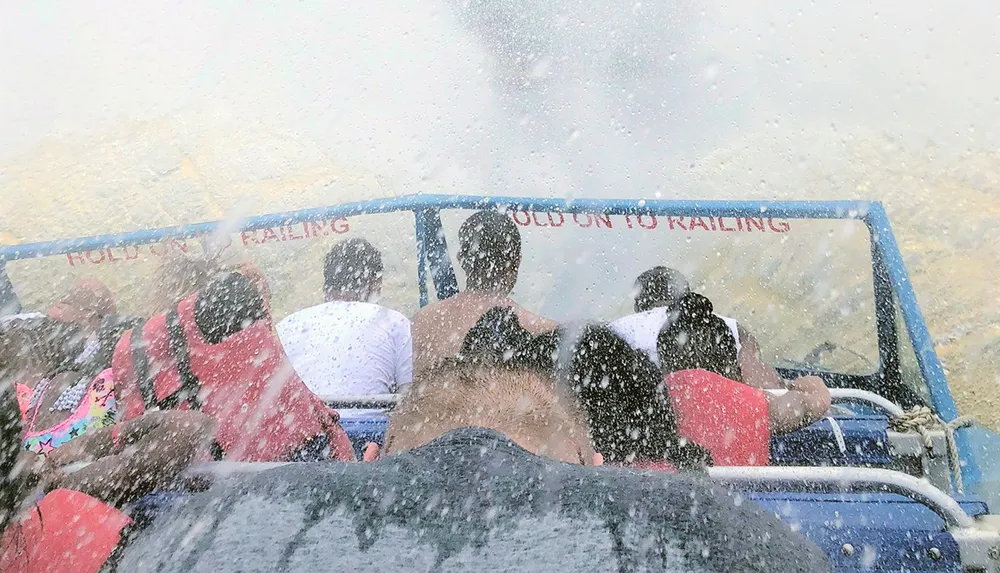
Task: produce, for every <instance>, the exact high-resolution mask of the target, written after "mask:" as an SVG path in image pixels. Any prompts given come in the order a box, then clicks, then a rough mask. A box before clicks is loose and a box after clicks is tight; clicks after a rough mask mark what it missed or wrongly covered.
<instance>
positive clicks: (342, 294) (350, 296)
mask: <svg viewBox="0 0 1000 573" xmlns="http://www.w3.org/2000/svg"><path fill="white" fill-rule="evenodd" d="M326 302H368V300H367V297H365V298H362V297H361V295H359V294H358V293H356V292H346V291H337V292H334V293H330V294H328V295H326Z"/></svg>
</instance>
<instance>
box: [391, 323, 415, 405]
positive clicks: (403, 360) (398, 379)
mask: <svg viewBox="0 0 1000 573" xmlns="http://www.w3.org/2000/svg"><path fill="white" fill-rule="evenodd" d="M393 338H394V342H395V344H396V349H395V350H396V367H395V372H394V378H395V379H394V380H393V382H394V385H393V388H390V391H391V392H399V391H400V390H401V389H402V388H405V387H407V386H409V385H410V383H411V382H413V334H412V333H411V332H410V321H409V320H407V319H406V318H405V317H400V320H399V323H398V326H397V328H396V333H395V336H394V337H393Z"/></svg>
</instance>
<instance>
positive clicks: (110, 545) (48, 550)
mask: <svg viewBox="0 0 1000 573" xmlns="http://www.w3.org/2000/svg"><path fill="white" fill-rule="evenodd" d="M39 514H41V517H39ZM131 523H132V520H131V519H129V517H128V516H127V515H125V514H124V513H122V512H120V511H118V510H117V509H115V508H113V507H111V506H110V505H107V504H105V503H102V502H100V501H98V500H96V499H94V498H92V497H90V496H89V495H86V494H83V493H80V492H78V491H73V490H68V489H56V490H53V491H51V492H49V493H48V494H47V495H46V496H45V497H43V498H42V500H41V501H40V502H38V505H37V507H32V508H30V509H29V510H28V512H27V513H26V514H25V515H24V517H23V518H22V520H21V521H15V522H13V523H12V524H11V525H9V526H8V527H7V529H6V530H5V531H4V532H3V542H2V543H3V548H2V552H0V571H3V572H4V573H61V572H64V571H74V572H76V573H97V572H98V571H99V570H100V569H101V567H102V566H103V565H104V563H105V562H106V561H107V560H108V557H110V556H111V552H112V551H113V550H114V549H115V547H116V546H117V545H118V542H119V541H121V536H122V529H124V528H125V527H126V526H127V525H129V524H131Z"/></svg>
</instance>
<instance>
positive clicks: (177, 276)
mask: <svg viewBox="0 0 1000 573" xmlns="http://www.w3.org/2000/svg"><path fill="white" fill-rule="evenodd" d="M218 271H219V265H218V263H217V262H216V261H215V260H208V259H204V258H200V257H195V256H190V255H186V254H184V253H183V252H180V251H178V250H172V251H168V252H167V253H166V254H165V255H163V259H162V260H161V261H160V264H159V266H158V267H157V268H156V270H155V271H153V276H152V279H153V291H152V292H153V301H152V307H151V309H150V314H156V313H159V312H163V311H165V310H167V309H169V308H171V307H173V306H174V305H175V304H177V303H178V302H179V301H181V300H183V299H185V298H187V297H189V296H191V295H192V294H194V293H196V292H198V291H200V290H202V289H203V288H205V286H207V285H208V282H209V281H210V280H211V279H212V277H213V276H215V274H216V273H217V272H218Z"/></svg>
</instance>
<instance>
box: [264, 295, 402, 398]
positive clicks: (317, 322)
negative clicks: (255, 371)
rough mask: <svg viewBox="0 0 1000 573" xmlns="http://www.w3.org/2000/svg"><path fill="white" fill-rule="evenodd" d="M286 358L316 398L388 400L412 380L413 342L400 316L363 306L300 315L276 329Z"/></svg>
mask: <svg viewBox="0 0 1000 573" xmlns="http://www.w3.org/2000/svg"><path fill="white" fill-rule="evenodd" d="M277 331H278V338H280V339H281V345H282V346H283V347H284V348H285V354H287V355H288V359H289V360H290V361H291V363H292V367H293V368H295V372H296V373H298V375H299V377H300V378H302V381H303V382H305V384H306V386H308V387H309V389H310V390H312V391H313V392H314V393H316V394H318V395H320V396H358V395H368V394H391V393H396V392H399V391H400V390H401V388H402V387H404V386H406V385H407V384H409V383H410V382H411V381H412V380H413V338H412V337H411V335H410V321H409V319H407V318H406V317H405V316H403V315H402V314H400V313H398V312H396V311H394V310H392V309H389V308H385V307H384V306H379V305H377V304H371V303H367V302H341V301H334V302H328V303H325V304H321V305H318V306H313V307H310V308H306V309H303V310H300V311H298V312H296V313H294V314H291V315H289V316H287V317H285V318H284V319H283V320H282V321H281V322H279V323H278V326H277Z"/></svg>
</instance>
